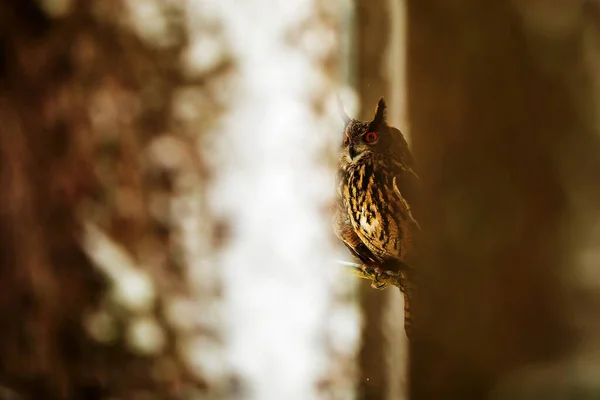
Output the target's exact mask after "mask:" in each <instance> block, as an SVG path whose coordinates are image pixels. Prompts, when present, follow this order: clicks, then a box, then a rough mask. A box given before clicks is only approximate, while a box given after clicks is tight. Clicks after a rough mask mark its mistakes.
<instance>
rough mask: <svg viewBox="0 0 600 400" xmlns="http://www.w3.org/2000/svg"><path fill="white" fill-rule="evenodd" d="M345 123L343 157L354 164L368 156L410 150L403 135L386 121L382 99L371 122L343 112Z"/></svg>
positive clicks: (384, 105)
mask: <svg viewBox="0 0 600 400" xmlns="http://www.w3.org/2000/svg"><path fill="white" fill-rule="evenodd" d="M342 118H343V119H344V122H345V125H346V126H345V128H344V139H343V143H342V157H343V158H344V159H345V161H346V162H348V163H350V164H352V163H354V162H357V161H358V160H360V159H361V158H363V157H364V156H365V155H368V154H385V155H391V154H393V153H394V152H395V151H397V150H401V149H400V148H398V147H404V148H408V144H407V143H406V140H405V139H404V136H403V135H402V133H401V132H400V131H399V130H398V129H396V128H393V127H391V126H388V124H387V120H386V104H385V100H384V99H383V97H382V98H380V99H379V101H378V102H377V106H376V108H375V114H374V116H373V119H372V120H370V121H358V120H355V119H353V118H350V117H349V116H348V115H347V114H346V113H345V112H342Z"/></svg>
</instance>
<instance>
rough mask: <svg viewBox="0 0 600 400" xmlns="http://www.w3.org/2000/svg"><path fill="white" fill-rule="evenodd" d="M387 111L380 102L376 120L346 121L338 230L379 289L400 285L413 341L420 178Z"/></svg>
mask: <svg viewBox="0 0 600 400" xmlns="http://www.w3.org/2000/svg"><path fill="white" fill-rule="evenodd" d="M385 111H386V105H385V102H384V100H383V99H380V100H379V102H378V104H377V109H376V111H375V115H374V117H373V119H372V120H371V121H357V120H354V119H350V118H347V119H346V127H345V131H344V143H343V145H342V152H341V157H340V162H339V168H338V172H337V185H338V186H337V189H338V196H337V203H336V213H335V217H334V230H335V233H336V235H337V236H338V237H339V238H340V239H341V240H342V241H343V242H344V244H345V245H346V247H348V249H349V250H350V252H351V253H352V254H353V255H354V256H355V257H356V258H358V259H359V260H360V261H361V263H362V268H363V270H364V271H365V273H366V274H367V275H369V276H371V277H372V278H373V283H372V286H373V287H375V288H380V289H383V288H385V287H387V286H388V284H389V283H394V284H396V285H397V286H398V287H399V288H400V290H401V291H402V292H403V293H404V299H405V329H406V333H407V335H409V337H410V326H411V314H410V299H411V297H412V293H413V289H414V288H413V284H412V279H411V278H412V275H413V272H412V271H413V267H414V264H415V256H416V249H415V239H416V235H417V234H418V232H420V227H419V224H418V223H417V221H416V219H415V215H414V212H415V210H414V209H413V208H411V207H412V206H414V205H415V204H416V203H417V202H418V201H417V199H416V196H417V195H418V176H417V174H416V173H415V171H414V169H413V168H414V161H413V158H412V155H411V154H410V151H409V149H408V144H407V143H406V140H405V139H404V136H403V135H402V133H401V132H400V131H399V130H398V129H396V128H393V127H391V126H388V125H387V122H386V115H385Z"/></svg>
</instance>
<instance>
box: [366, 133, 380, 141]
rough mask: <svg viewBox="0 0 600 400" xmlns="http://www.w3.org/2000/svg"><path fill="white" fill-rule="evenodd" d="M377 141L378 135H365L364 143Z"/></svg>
mask: <svg viewBox="0 0 600 400" xmlns="http://www.w3.org/2000/svg"><path fill="white" fill-rule="evenodd" d="M377 139H379V135H378V134H377V133H375V132H369V133H367V134H366V135H365V142H367V143H373V142H374V141H376V140H377Z"/></svg>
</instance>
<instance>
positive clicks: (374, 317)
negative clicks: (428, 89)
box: [354, 0, 407, 400]
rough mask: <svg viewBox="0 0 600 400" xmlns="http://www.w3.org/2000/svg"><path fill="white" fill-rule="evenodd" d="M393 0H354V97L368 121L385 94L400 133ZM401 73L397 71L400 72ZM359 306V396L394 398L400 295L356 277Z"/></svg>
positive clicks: (402, 352) (401, 340) (399, 383)
mask: <svg viewBox="0 0 600 400" xmlns="http://www.w3.org/2000/svg"><path fill="white" fill-rule="evenodd" d="M399 3H400V2H399V1H395V0H377V1H371V0H358V1H356V18H355V35H356V46H355V49H354V55H355V59H356V64H357V65H356V83H355V86H356V90H357V92H358V96H359V98H360V110H359V115H357V116H355V117H357V118H360V119H363V120H368V119H371V118H372V117H373V111H374V108H375V105H376V104H377V101H378V100H379V98H380V97H382V96H383V97H385V99H386V101H387V104H388V107H389V111H388V120H389V122H390V124H392V125H394V126H397V127H398V128H400V129H401V130H402V131H403V132H406V130H405V128H406V125H405V120H404V118H403V116H404V112H403V108H402V105H403V104H404V103H403V101H402V100H403V92H404V86H403V85H402V84H400V85H398V80H399V79H401V76H399V73H400V72H402V70H403V61H404V60H403V58H402V57H401V53H402V50H403V41H404V35H403V34H402V32H401V31H400V32H398V31H397V30H398V29H400V30H401V26H402V21H401V19H402V17H403V16H402V15H401V12H399V11H401V10H398V9H397V8H398V6H399ZM400 75H401V74H400ZM360 295H361V306H362V311H363V331H362V345H361V350H360V361H359V363H360V378H359V379H360V380H359V396H360V398H361V399H386V398H389V399H394V400H400V399H402V398H404V395H405V389H406V388H405V385H404V379H400V380H398V377H399V376H401V375H403V374H404V371H405V368H404V367H405V364H406V359H407V357H406V343H407V342H406V337H405V333H404V325H403V323H402V320H401V318H400V319H399V318H398V316H399V315H403V314H404V308H403V302H404V298H403V296H402V295H401V294H400V292H399V291H398V290H397V289H396V288H390V289H388V290H383V291H380V290H375V289H373V288H372V287H371V286H370V283H369V282H368V281H361V282H360Z"/></svg>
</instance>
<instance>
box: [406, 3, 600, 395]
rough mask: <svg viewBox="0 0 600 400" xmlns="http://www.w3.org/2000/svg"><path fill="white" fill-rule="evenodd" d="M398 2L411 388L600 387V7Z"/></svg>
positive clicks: (545, 390) (549, 390) (537, 390)
mask: <svg viewBox="0 0 600 400" xmlns="http://www.w3.org/2000/svg"><path fill="white" fill-rule="evenodd" d="M407 10H408V55H407V60H408V67H407V68H408V78H407V82H408V96H409V97H408V107H409V111H408V114H409V118H410V124H411V133H412V139H413V143H414V144H415V150H416V158H417V160H418V161H419V163H420V165H421V168H422V180H423V183H424V189H425V194H426V205H425V208H426V210H427V212H428V216H427V218H426V220H425V221H423V224H422V226H423V227H424V229H425V231H426V232H427V233H428V234H429V236H430V237H429V239H430V240H429V242H430V243H429V244H430V248H429V250H428V252H427V255H426V258H427V260H426V262H425V264H424V266H423V268H422V270H421V273H422V274H421V276H420V279H421V282H420V286H419V287H420V292H419V296H418V299H417V300H416V304H415V311H414V313H415V315H418V316H419V318H418V319H416V322H415V323H416V327H415V330H416V331H415V332H416V333H415V336H416V340H415V343H414V345H413V348H412V349H411V352H412V358H411V365H410V368H411V371H410V374H411V378H410V385H411V388H410V398H411V399H432V398H444V399H467V398H468V399H484V398H498V399H500V398H502V399H509V398H510V399H517V398H523V399H538V398H540V399H542V398H544V399H548V398H561V399H562V398H574V397H572V396H573V393H575V392H576V391H580V393H586V394H587V395H590V394H593V393H597V392H593V390H597V389H592V388H591V387H592V386H596V387H597V386H598V385H597V379H596V380H595V382H594V379H591V376H596V377H597V375H595V374H594V372H593V371H594V369H595V368H597V366H598V361H599V360H598V358H597V357H596V356H595V355H593V356H592V355H591V354H597V353H596V350H597V348H598V347H597V345H598V340H597V339H593V338H594V337H598V324H597V322H594V321H595V320H597V311H598V300H599V298H598V291H597V287H598V283H599V281H598V276H597V273H595V272H594V273H591V272H590V271H595V270H597V269H598V263H599V261H600V260H599V258H598V257H597V248H598V244H597V243H598V237H597V221H598V217H599V215H600V214H599V209H598V205H599V204H600V202H599V201H598V200H599V196H598V195H599V192H598V184H597V182H598V178H599V177H600V175H599V171H600V169H599V168H598V167H599V163H598V162H599V160H600V158H599V157H598V154H600V137H599V136H598V134H599V133H600V132H599V130H600V128H599V127H600V125H599V123H598V122H599V119H598V95H599V93H600V92H599V91H598V82H599V73H598V71H599V69H598V54H599V47H598V43H599V42H598V26H599V25H598V3H597V2H593V1H573V2H566V1H519V2H517V1H513V2H510V1H506V2H494V1H492V2H489V1H479V0H465V1H461V2H448V1H442V0H426V1H422V0H418V1H416V0H415V1H408V8H407ZM593 288H595V289H593ZM581 346H583V347H586V348H588V350H589V352H588V356H587V357H586V358H585V360H586V362H587V363H583V364H582V361H581V358H580V356H581V355H580V354H579V353H578V352H577V349H578V348H581ZM575 365H578V366H579V367H578V368H580V369H577V370H576V369H575V367H574V366H575ZM582 365H584V366H582ZM590 374H591V375H590ZM592 383H593V385H591V384H592ZM569 387H570V389H569ZM586 398H592V397H586Z"/></svg>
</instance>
